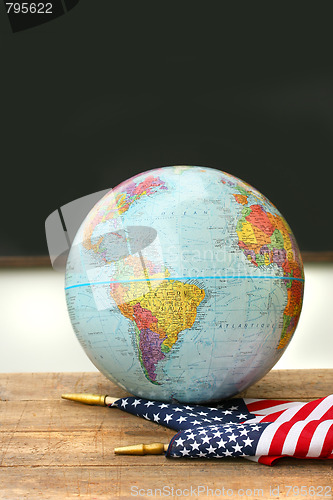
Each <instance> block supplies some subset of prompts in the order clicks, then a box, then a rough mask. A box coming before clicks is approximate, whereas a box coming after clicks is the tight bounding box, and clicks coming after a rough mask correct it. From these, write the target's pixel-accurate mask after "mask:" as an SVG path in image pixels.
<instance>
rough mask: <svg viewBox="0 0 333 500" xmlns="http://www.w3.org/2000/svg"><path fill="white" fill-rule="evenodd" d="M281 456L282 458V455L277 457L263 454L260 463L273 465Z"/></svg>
mask: <svg viewBox="0 0 333 500" xmlns="http://www.w3.org/2000/svg"><path fill="white" fill-rule="evenodd" d="M279 458H282V457H281V455H279V456H276V457H268V456H262V457H259V460H258V462H259V463H260V464H264V465H273V464H274V462H276V461H277V460H279Z"/></svg>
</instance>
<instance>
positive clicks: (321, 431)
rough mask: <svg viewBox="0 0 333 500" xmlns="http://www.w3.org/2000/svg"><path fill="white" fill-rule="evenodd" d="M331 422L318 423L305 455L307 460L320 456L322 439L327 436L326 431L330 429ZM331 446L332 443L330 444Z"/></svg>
mask: <svg viewBox="0 0 333 500" xmlns="http://www.w3.org/2000/svg"><path fill="white" fill-rule="evenodd" d="M332 423H333V421H332V420H323V421H322V422H320V423H319V425H318V426H317V428H316V430H315V431H314V433H313V436H312V439H311V442H310V446H309V451H308V453H307V454H306V457H307V458H311V457H319V456H320V454H321V450H322V448H323V438H324V436H325V435H326V434H327V431H328V430H329V428H330V427H331V425H332ZM331 444H332V443H331Z"/></svg>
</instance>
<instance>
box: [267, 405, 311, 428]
mask: <svg viewBox="0 0 333 500" xmlns="http://www.w3.org/2000/svg"><path fill="white" fill-rule="evenodd" d="M306 404H307V403H301V404H300V405H299V406H295V407H294V408H289V410H286V411H284V412H283V413H281V415H279V416H278V418H277V419H276V420H275V422H278V423H280V424H281V423H282V422H288V420H290V419H291V418H293V417H294V415H296V413H297V412H298V411H299V410H301V409H302V408H303V406H305V405H306Z"/></svg>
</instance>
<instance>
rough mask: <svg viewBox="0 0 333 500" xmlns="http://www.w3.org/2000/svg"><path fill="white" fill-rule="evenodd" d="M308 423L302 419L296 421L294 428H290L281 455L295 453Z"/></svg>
mask: <svg viewBox="0 0 333 500" xmlns="http://www.w3.org/2000/svg"><path fill="white" fill-rule="evenodd" d="M306 425H307V422H305V421H304V420H301V421H300V422H296V423H295V424H294V425H293V426H292V428H291V429H290V430H289V432H288V434H287V436H286V437H285V441H284V444H283V448H282V452H281V455H293V454H294V452H295V448H296V445H297V442H298V438H299V436H300V434H301V432H302V430H303V429H304V427H305V426H306Z"/></svg>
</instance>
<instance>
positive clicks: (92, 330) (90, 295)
mask: <svg viewBox="0 0 333 500" xmlns="http://www.w3.org/2000/svg"><path fill="white" fill-rule="evenodd" d="M303 289H304V272H303V264H302V259H301V255H300V251H299V249H298V246H297V243H296V240H295V238H294V236H293V233H292V231H291V229H290V227H289V225H288V224H287V222H286V221H285V219H284V218H283V216H282V215H281V213H280V212H279V211H278V210H277V208H276V207H275V206H274V205H273V204H272V203H270V201H269V200H268V199H267V198H266V197H265V196H263V195H262V194H261V193H259V192H258V191H257V190H256V189H254V188H253V187H252V186H250V185H249V184H247V183H246V182H244V181H242V180H240V179H238V178H237V177H234V176H232V175H230V174H227V173H226V172H222V171H220V170H216V169H212V168H206V167H187V166H175V167H163V168H158V169H155V170H150V171H147V172H144V173H141V174H139V175H137V176H135V177H132V178H131V179H129V180H126V181H125V182H123V183H121V184H119V185H118V186H117V187H116V188H114V189H112V190H111V191H109V192H108V193H107V194H106V195H105V196H104V197H103V198H102V199H101V200H100V201H99V202H98V203H97V204H96V205H95V206H94V208H93V209H92V210H91V211H90V213H89V214H88V216H87V217H86V218H85V220H84V221H83V223H82V225H81V227H80V229H79V230H78V232H77V234H76V237H75V239H74V241H73V244H72V247H71V250H70V253H69V257H68V261H67V267H66V279H65V291H66V301H67V307H68V311H69V315H70V319H71V322H72V325H73V329H74V331H75V333H76V335H77V338H78V339H79V341H80V343H81V345H82V347H83V348H84V350H85V352H86V353H87V355H88V356H89V358H90V359H91V361H92V362H93V363H94V365H95V366H96V367H97V368H98V369H99V370H100V371H101V372H102V373H103V374H104V375H105V376H106V377H108V378H109V379H110V380H112V381H113V382H115V383H116V384H118V385H119V386H120V387H122V388H125V389H126V390H127V391H128V392H130V393H131V394H133V395H135V396H138V397H140V396H141V397H144V398H151V399H157V400H161V401H179V402H189V403H190V402H191V403H203V402H209V401H217V400H220V399H223V398H227V397H230V396H233V395H235V394H237V393H239V392H241V391H243V390H245V389H246V388H247V387H249V386H250V385H252V384H253V383H254V382H256V381H257V380H259V379H260V378H262V377H263V376H264V375H265V374H266V373H267V372H268V371H269V370H270V369H271V368H272V367H273V366H274V364H275V363H276V362H277V361H278V360H279V358H280V357H281V355H282V354H283V352H284V351H285V349H286V347H287V345H288V344H289V341H290V339H291V338H292V336H293V334H294V332H295V329H296V326H297V323H298V320H299V317H300V313H301V307H302V298H303Z"/></svg>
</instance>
